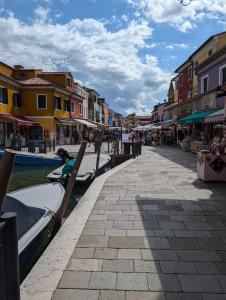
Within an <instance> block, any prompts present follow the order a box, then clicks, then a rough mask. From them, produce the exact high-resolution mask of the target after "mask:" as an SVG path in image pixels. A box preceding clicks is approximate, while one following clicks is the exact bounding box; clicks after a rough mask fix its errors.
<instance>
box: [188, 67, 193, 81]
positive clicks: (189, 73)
mask: <svg viewBox="0 0 226 300" xmlns="http://www.w3.org/2000/svg"><path fill="white" fill-rule="evenodd" d="M191 79H192V67H189V68H188V80H191Z"/></svg>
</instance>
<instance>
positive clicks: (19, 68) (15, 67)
mask: <svg viewBox="0 0 226 300" xmlns="http://www.w3.org/2000/svg"><path fill="white" fill-rule="evenodd" d="M14 69H15V70H22V69H24V67H23V66H21V65H14Z"/></svg>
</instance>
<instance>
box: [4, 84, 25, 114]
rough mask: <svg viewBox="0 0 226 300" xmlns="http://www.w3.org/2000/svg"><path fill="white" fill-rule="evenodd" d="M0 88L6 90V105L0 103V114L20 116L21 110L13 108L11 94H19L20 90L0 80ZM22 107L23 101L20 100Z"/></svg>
mask: <svg viewBox="0 0 226 300" xmlns="http://www.w3.org/2000/svg"><path fill="white" fill-rule="evenodd" d="M0 86H1V87H3V88H7V89H8V104H1V103H0V113H4V114H12V115H17V116H20V115H22V108H19V107H14V106H13V93H14V92H20V88H18V87H15V86H13V85H11V84H9V83H6V82H5V81H3V80H0ZM22 107H23V99H22Z"/></svg>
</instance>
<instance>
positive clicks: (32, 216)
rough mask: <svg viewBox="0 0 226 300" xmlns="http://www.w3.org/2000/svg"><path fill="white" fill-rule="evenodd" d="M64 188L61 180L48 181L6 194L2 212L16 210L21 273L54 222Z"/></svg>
mask: <svg viewBox="0 0 226 300" xmlns="http://www.w3.org/2000/svg"><path fill="white" fill-rule="evenodd" d="M64 192H65V191H64V188H63V186H62V185H61V184H60V183H48V184H41V185H37V186H32V187H28V188H24V189H21V190H18V191H15V192H12V193H8V194H7V196H6V199H5V202H4V206H3V212H11V211H13V212H16V213H17V236H18V252H19V260H20V269H21V272H22V274H23V273H25V271H24V270H25V269H29V268H30V267H31V264H32V260H33V259H34V252H35V251H37V249H38V248H40V240H41V236H42V235H43V233H44V232H45V231H46V230H47V228H48V226H49V225H50V223H55V218H54V217H55V214H56V212H57V211H58V209H59V208H60V205H61V203H62V200H63V197H64ZM39 250H41V249H39ZM42 250H43V249H42ZM22 277H23V275H22Z"/></svg>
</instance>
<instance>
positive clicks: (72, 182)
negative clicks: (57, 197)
mask: <svg viewBox="0 0 226 300" xmlns="http://www.w3.org/2000/svg"><path fill="white" fill-rule="evenodd" d="M86 145H87V142H85V141H83V142H82V145H81V147H80V149H79V152H78V156H77V158H76V164H75V166H74V167H73V170H72V172H71V176H70V177H69V180H68V184H67V187H66V190H65V194H64V198H63V201H62V204H61V206H60V208H59V210H58V212H57V214H56V215H57V219H58V221H59V222H61V220H62V219H63V216H64V213H65V211H66V208H67V205H68V202H69V200H70V197H71V194H72V191H73V188H74V185H75V180H76V177H77V174H78V171H79V168H80V165H81V162H82V159H83V156H84V154H85V151H86Z"/></svg>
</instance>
